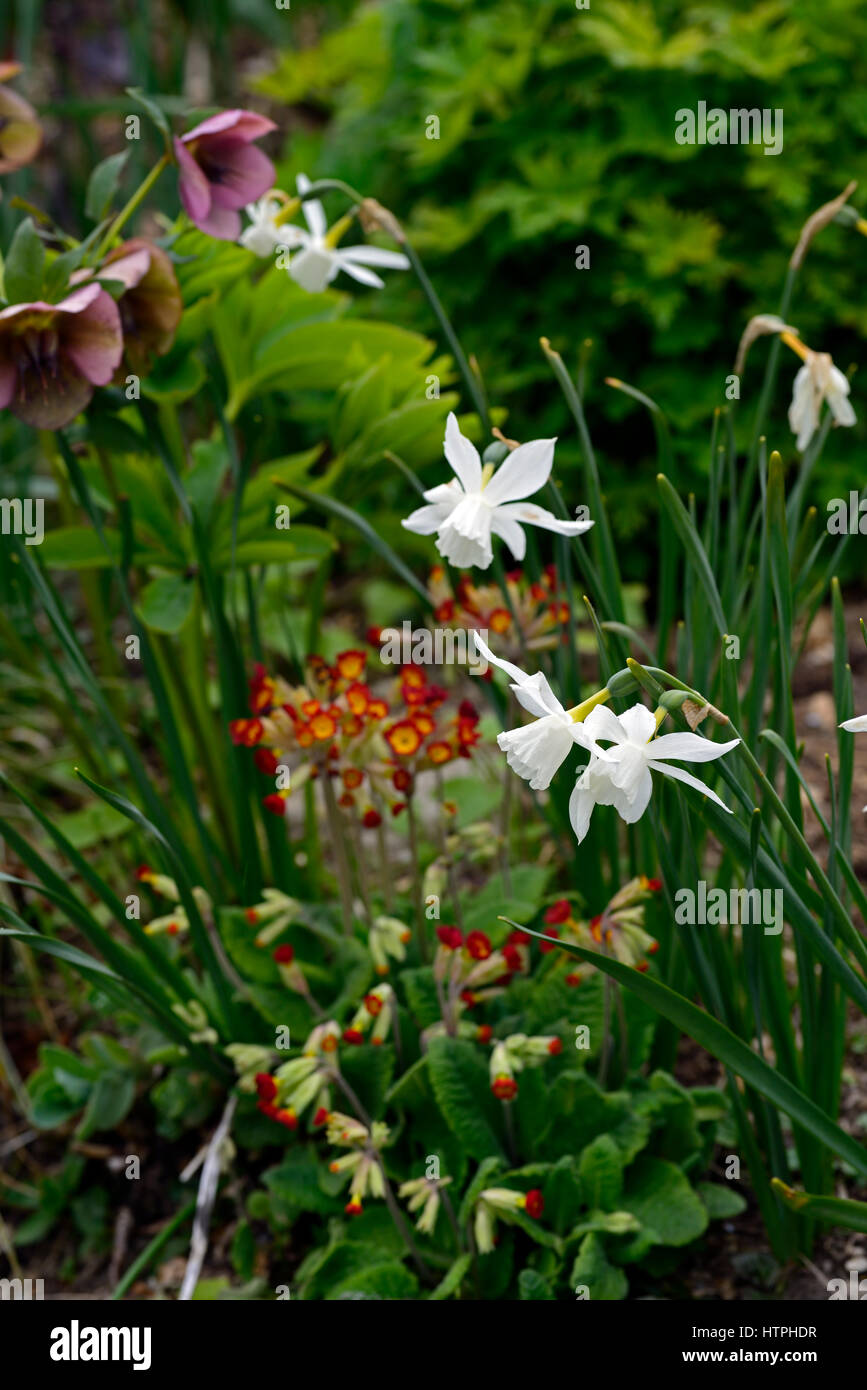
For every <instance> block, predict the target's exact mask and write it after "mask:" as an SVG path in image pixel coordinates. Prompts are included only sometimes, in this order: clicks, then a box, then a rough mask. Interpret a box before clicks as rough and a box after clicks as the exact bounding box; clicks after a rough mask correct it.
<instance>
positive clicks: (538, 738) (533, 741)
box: [472, 632, 589, 791]
mask: <svg viewBox="0 0 867 1390" xmlns="http://www.w3.org/2000/svg"><path fill="white" fill-rule="evenodd" d="M472 636H473V640H474V641H475V644H476V647H477V649H478V651H479V652H480V653H481V655H482V656H483V657H484V658H485V660H486V661H490V662H491V663H492V664H493V665H494V666H499V668H500V670H501V671H505V672H506V675H508V676H511V677H512V687H511V688H512V690H513V691H514V694H515V699H516V700H517V701H518V703H519V704H520V705H521V706H522V707H523V708H524V709H525V710H527V712H528V713H529V714H534V715H535V716H536V721H535V723H533V724H525V725H524V726H523V727H522V728H520V729H510V730H507V731H506V732H504V733H501V734H498V735H497V743H498V744H499V746H500V748H502V750H503V752H504V753H505V755H506V762H507V763H508V764H509V767H510V768H511V769H512V771H513V772H517V774H518V776H519V777H523V778H524V779H525V781H527V782H529V783H530V786H531V787H532V788H533V790H534V791H545V789H546V788H547V787H549V786H550V785H551V779H552V777H553V776H554V773H555V772H556V771H557V769H558V768H559V767H560V765H561V763H563V762H564V761H565V759H566V758H567V757H568V756H569V753H570V752H571V751H572V749H573V748H574V747H575V744H576V743H578V744H581V745H582V747H585V748H586V747H589V744H588V743H587V742H586V741H585V738H584V732H583V726H582V724H581V723H580V722H576V721H575V719H573V717H572V715H571V714H570V713H569V712H568V711H567V710H565V709H564V708H563V706H562V705H561V704H560V701H559V700H558V699H557V696H556V695H555V694H554V692H553V690H552V689H551V687H550V685H549V684H548V681H547V679H546V677H545V676H544V675H543V674H542V672H541V671H537V672H536V673H535V674H534V675H532V676H528V675H526V674H525V672H524V671H522V670H520V668H519V667H517V666H513V665H512V663H511V662H510V661H501V660H500V658H499V657H496V656H494V654H493V652H492V651H491V650H490V648H489V647H487V646H486V645H485V643H484V642H483V641H482V639H481V637H480V636H479V634H478V633H477V632H474V633H473V634H472Z"/></svg>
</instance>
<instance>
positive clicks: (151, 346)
mask: <svg viewBox="0 0 867 1390" xmlns="http://www.w3.org/2000/svg"><path fill="white" fill-rule="evenodd" d="M94 275H96V276H98V277H99V278H100V279H101V280H117V281H119V282H120V283H121V284H122V285H124V286H125V289H124V291H123V293H122V294H121V295H120V296H119V297H118V299H117V300H116V303H117V307H118V310H119V312H120V321H121V326H122V328H123V347H124V356H125V358H126V361H127V363H128V364H129V367H130V370H131V371H133V372H135V373H136V374H137V375H138V376H143V375H144V374H145V373H146V372H147V371H148V369H149V367H150V365H151V359H152V358H153V357H162V356H163V355H164V354H165V353H167V352H168V350H169V348H170V347H171V345H172V343H173V342H174V340H175V333H176V332H177V328H178V324H179V323H180V321H181V314H182V313H183V307H184V305H183V299H182V297H181V290H180V286H179V285H178V280H177V276H176V275H175V270H174V266H173V265H172V263H171V260H170V258H169V257H168V256H167V255H166V253H165V251H163V250H162V248H161V247H159V246H154V245H153V243H152V242H150V241H146V240H145V238H144V237H133V238H132V239H131V240H130V241H125V242H123V244H122V245H120V246H116V247H115V249H114V250H113V251H110V252H109V254H108V255H107V256H106V258H105V260H104V261H103V263H102V265H101V266H100V267H99V268H98V269H97V270H86V271H76V272H75V273H74V274H73V276H72V283H73V284H80V283H81V282H82V281H83V280H87V281H88V282H89V281H91V280H92V279H93V277H94ZM118 376H119V377H120V378H121V379H122V377H123V372H122V370H121V371H120V372H119V373H118Z"/></svg>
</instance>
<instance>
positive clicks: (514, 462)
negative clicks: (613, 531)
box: [401, 413, 593, 569]
mask: <svg viewBox="0 0 867 1390" xmlns="http://www.w3.org/2000/svg"><path fill="white" fill-rule="evenodd" d="M556 442H557V441H556V439H532V440H530V441H529V442H528V443H527V444H519V445H518V446H517V448H515V449H513V450H512V452H511V453H510V454H509V455H508V457H507V458H506V459H505V460H504V462H503V463H502V464H501V465H500V467H499V468H498V469H497V470H496V471H494V465H493V464H486V465H485V466H484V468H483V467H482V461H481V458H480V457H479V453H478V450H477V449H476V447H475V445H474V444H471V443H470V441H469V439H467V438H466V437H465V436H464V435H463V434H461V431H460V428H459V426H458V422H457V419H456V418H455V416H454V413H450V414H449V417H448V421H447V422H446V437H445V456H446V459H447V460H448V462H449V463H450V464H451V467H452V470H453V471H454V473H455V475H456V476H455V477H454V478H453V479H452V480H451V482H449V483H440V484H439V485H438V486H437V487H433V488H429V489H428V491H427V492H426V493H425V494H424V499H425V501H426V502H427V503H428V506H426V507H419V508H418V509H417V511H414V512H413V513H412V515H411V516H408V517H407V518H406V519H405V520H404V521H403V522H402V523H401V524H402V525H403V526H404V527H405V528H406V530H407V531H414V532H415V533H416V534H417V535H419V536H432V535H433V534H434V533H436V536H437V550H438V551H439V553H440V555H442V556H443V558H444V559H446V560H448V561H450V563H451V564H453V565H458V566H461V567H467V566H470V565H474V566H476V568H477V569H487V568H488V566H489V565H490V563H491V561H492V560H493V558H494V552H493V549H492V545H491V537H492V535H495V536H500V538H501V539H502V540H504V541H505V542H506V545H507V546H508V547H509V549H510V551H511V552H512V554H513V556H514V557H515V559H516V560H523V558H524V552H525V550H526V548H527V538H526V536H525V535H524V532H523V529H522V523H523V524H524V525H529V526H541V527H543V528H544V529H545V530H546V531H556V532H557V534H558V535H560V536H580V535H582V534H583V533H584V532H585V531H588V530H589V529H590V527H591V526H592V525H593V522H592V521H561V520H560V519H559V518H558V517H555V516H554V515H553V514H552V513H551V512H547V511H545V509H544V507H537V506H536V505H535V503H533V502H527V501H525V500H520V499H525V498H527V497H531V496H532V495H533V493H534V492H538V491H539V489H540V488H542V487H544V486H545V484H546V483H547V481H548V478H549V477H550V474H551V468H552V466H553V463H554V445H555V444H556Z"/></svg>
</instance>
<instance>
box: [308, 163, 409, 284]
mask: <svg viewBox="0 0 867 1390" xmlns="http://www.w3.org/2000/svg"><path fill="white" fill-rule="evenodd" d="M296 185H297V188H298V192H299V194H302V195H303V194H304V193H306V192H307V191H308V189H310V188H311V187H312V184H311V182H310V180H309V179H308V177H307V175H306V174H299V175H298V177H297V179H296ZM303 210H304V220H305V221H306V223H307V227H308V230H307V231H305V230H304V228H303V227H293V228H292V229H291V230H290V229H289V228H281V229H280V230H281V232H284V233H286V235H283V236H281V238H280V239H281V241H282V242H283V243H284V244H285V245H286V248H287V250H289V251H290V252H291V251H293V250H294V251H295V254H294V255H290V258H289V261H288V262H287V264H286V266H285V269H286V270H287V271H288V273H289V275H291V277H292V279H293V280H294V281H295V283H296V285H300V286H301V288H302V290H307V291H308V293H309V294H321V293H322V291H323V290H324V289H327V287H328V286H329V285H330V284H331V282H332V280H335V279H336V278H337V276H338V275H339V274H340V272H341V270H342V271H344V272H345V273H346V274H347V275H351V276H352V279H353V280H357V281H358V282H359V284H362V285H373V286H374V287H375V288H376V289H380V290H381V289H382V288H383V286H384V282H383V281H382V280H381V279H380V278H379V276H378V275H376V274H375V273H374V271H372V270H369V269H368V267H369V266H372V265H375V266H380V267H381V268H382V269H387V270H407V269H408V267H409V260H408V259H407V257H406V256H405V255H404V254H403V252H402V251H385V250H383V249H382V247H380V246H345V247H342V248H341V247H338V245H337V241H338V239H339V237H340V235H341V234H342V233H343V231H344V230H345V228H346V226H347V221H348V219H344V218H341V220H340V221H339V222H335V224H334V226H333V227H332V228H331V229H330V230H329V228H328V223H327V222H326V220H325V209H324V208H323V206H322V204H321V203H320V201H319V199H318V198H308V199H307V200H306V202H305V203H304V204H303Z"/></svg>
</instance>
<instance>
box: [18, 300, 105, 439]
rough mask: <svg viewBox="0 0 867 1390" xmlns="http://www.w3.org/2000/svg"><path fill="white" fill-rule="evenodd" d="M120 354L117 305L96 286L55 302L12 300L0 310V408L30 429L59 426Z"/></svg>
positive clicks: (101, 381) (86, 398)
mask: <svg viewBox="0 0 867 1390" xmlns="http://www.w3.org/2000/svg"><path fill="white" fill-rule="evenodd" d="M122 353H123V333H122V331H121V325H120V314H119V313H118V308H117V305H116V304H115V302H114V300H113V299H112V297H111V295H110V294H107V293H106V291H105V290H104V289H102V288H101V286H99V285H84V286H82V288H81V289H78V290H75V291H73V293H72V294H70V295H67V297H66V299H62V300H61V301H60V303H59V304H46V303H45V302H44V301H43V300H36V301H35V302H34V303H32V304H11V305H10V306H9V308H8V309H4V310H3V311H2V313H0V410H2V409H4V408H5V407H6V406H8V407H9V409H10V410H11V411H12V414H13V415H17V417H18V419H19V420H23V421H24V423H25V424H27V425H32V426H33V427H34V429H41V430H57V429H60V428H61V426H62V425H68V424H69V422H70V420H74V419H75V417H76V415H77V414H78V413H79V411H81V410H83V409H84V407H85V406H86V405H87V404H88V403H89V401H90V399H91V397H92V395H93V388H94V386H107V385H108V383H109V382H110V381H111V379H112V377H113V376H114V373H115V371H116V370H117V368H118V366H119V364H120V359H121V355H122Z"/></svg>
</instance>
